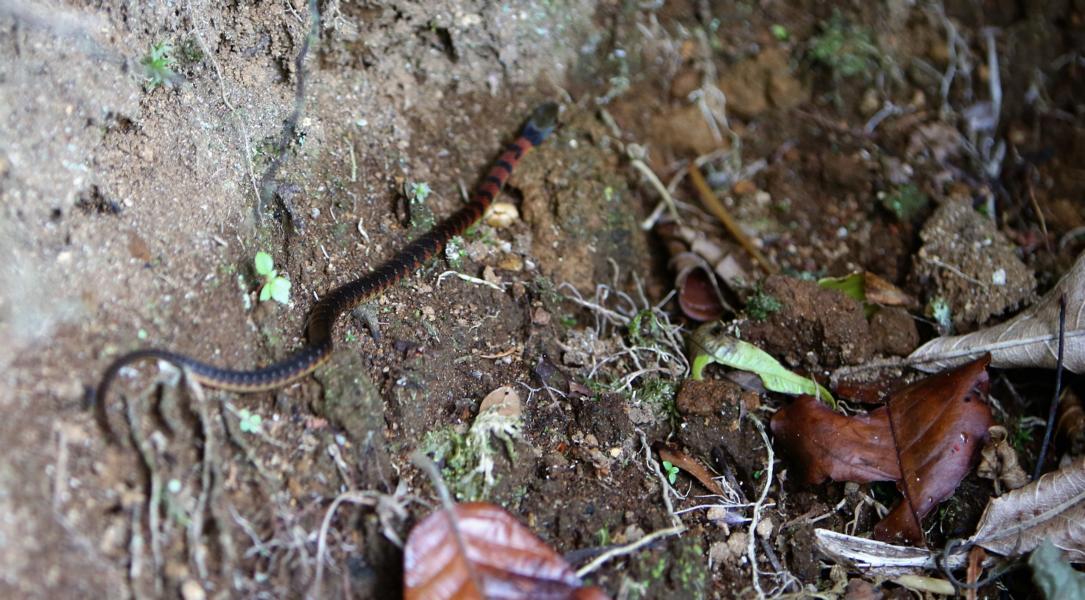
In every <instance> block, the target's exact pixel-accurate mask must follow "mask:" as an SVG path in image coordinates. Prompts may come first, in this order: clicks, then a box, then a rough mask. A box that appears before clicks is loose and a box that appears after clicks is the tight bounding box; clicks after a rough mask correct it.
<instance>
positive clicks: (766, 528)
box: [757, 517, 772, 540]
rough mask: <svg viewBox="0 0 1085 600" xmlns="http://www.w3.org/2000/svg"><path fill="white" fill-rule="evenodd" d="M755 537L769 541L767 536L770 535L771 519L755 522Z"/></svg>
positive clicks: (766, 518)
mask: <svg viewBox="0 0 1085 600" xmlns="http://www.w3.org/2000/svg"><path fill="white" fill-rule="evenodd" d="M757 535H759V536H761V538H762V539H766V540H767V539H769V536H770V535H772V518H771V517H765V518H763V519H761V520H760V521H758V522H757Z"/></svg>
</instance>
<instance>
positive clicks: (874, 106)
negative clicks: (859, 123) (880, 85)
mask: <svg viewBox="0 0 1085 600" xmlns="http://www.w3.org/2000/svg"><path fill="white" fill-rule="evenodd" d="M881 107H882V100H881V98H879V97H878V90H876V89H874V88H870V89H868V90H867V91H866V92H865V93H864V94H863V99H862V100H860V101H859V113H860V114H862V115H863V116H864V117H869V116H872V115H873V114H874V113H876V112H878V109H879V108H881Z"/></svg>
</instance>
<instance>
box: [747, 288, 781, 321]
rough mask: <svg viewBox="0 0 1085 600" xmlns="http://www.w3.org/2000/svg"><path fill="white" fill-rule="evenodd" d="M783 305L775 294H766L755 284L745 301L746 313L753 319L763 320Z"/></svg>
mask: <svg viewBox="0 0 1085 600" xmlns="http://www.w3.org/2000/svg"><path fill="white" fill-rule="evenodd" d="M783 307H784V305H783V304H781V303H780V301H779V300H777V299H776V297H775V296H772V295H771V294H768V293H766V292H765V290H763V289H762V288H761V286H757V287H756V288H755V289H754V293H753V295H752V296H750V298H749V299H748V300H747V301H746V315H747V316H748V317H750V318H751V319H753V320H754V321H764V320H765V319H767V318H769V315H771V314H772V313H774V312H777V311H779V310H780V309H781V308H783Z"/></svg>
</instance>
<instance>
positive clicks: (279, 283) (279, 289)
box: [267, 277, 290, 304]
mask: <svg viewBox="0 0 1085 600" xmlns="http://www.w3.org/2000/svg"><path fill="white" fill-rule="evenodd" d="M267 287H269V288H271V297H272V298H273V299H274V300H275V301H276V302H278V303H279V304H290V280H289V279H287V278H285V277H276V278H275V279H272V280H271V281H270V282H269V283H268V284H267Z"/></svg>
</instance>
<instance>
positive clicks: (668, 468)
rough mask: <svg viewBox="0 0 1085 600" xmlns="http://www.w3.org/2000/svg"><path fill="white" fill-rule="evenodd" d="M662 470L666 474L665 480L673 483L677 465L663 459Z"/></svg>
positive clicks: (675, 479) (676, 476)
mask: <svg viewBox="0 0 1085 600" xmlns="http://www.w3.org/2000/svg"><path fill="white" fill-rule="evenodd" d="M663 472H665V473H666V474H667V481H669V482H670V483H671V485H674V482H675V481H677V480H678V467H676V466H674V465H673V464H671V462H670V461H667V460H665V461H663Z"/></svg>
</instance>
